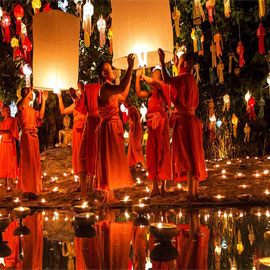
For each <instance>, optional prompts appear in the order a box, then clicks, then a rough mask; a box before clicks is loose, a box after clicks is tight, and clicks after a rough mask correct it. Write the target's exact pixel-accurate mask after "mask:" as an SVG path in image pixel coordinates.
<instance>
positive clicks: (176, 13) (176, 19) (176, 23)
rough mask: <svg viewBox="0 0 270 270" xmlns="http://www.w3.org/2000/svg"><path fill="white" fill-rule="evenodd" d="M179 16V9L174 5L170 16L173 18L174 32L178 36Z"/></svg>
mask: <svg viewBox="0 0 270 270" xmlns="http://www.w3.org/2000/svg"><path fill="white" fill-rule="evenodd" d="M180 17H181V13H180V11H179V10H178V8H177V6H174V10H173V13H172V18H173V20H174V27H175V33H176V36H177V37H180V27H179V21H180Z"/></svg>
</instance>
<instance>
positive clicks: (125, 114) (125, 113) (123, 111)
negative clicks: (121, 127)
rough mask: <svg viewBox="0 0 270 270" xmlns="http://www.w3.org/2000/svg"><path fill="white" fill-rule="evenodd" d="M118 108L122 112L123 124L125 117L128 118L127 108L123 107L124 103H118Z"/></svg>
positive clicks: (125, 120)
mask: <svg viewBox="0 0 270 270" xmlns="http://www.w3.org/2000/svg"><path fill="white" fill-rule="evenodd" d="M120 110H121V112H122V116H123V122H124V124H126V122H127V119H128V109H127V108H126V107H125V105H124V104H123V103H122V104H121V105H120Z"/></svg>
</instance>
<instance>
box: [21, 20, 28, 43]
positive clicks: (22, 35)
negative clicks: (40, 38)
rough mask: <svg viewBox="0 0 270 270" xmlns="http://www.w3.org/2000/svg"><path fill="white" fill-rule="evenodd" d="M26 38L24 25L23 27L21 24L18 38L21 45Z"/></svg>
mask: <svg viewBox="0 0 270 270" xmlns="http://www.w3.org/2000/svg"><path fill="white" fill-rule="evenodd" d="M26 36H27V29H26V25H25V24H24V23H21V33H20V38H21V42H22V43H23V42H24V40H25V37H26Z"/></svg>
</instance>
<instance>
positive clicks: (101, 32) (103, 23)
mask: <svg viewBox="0 0 270 270" xmlns="http://www.w3.org/2000/svg"><path fill="white" fill-rule="evenodd" d="M97 29H98V31H99V45H100V47H103V46H104V45H105V44H106V36H105V30H106V21H105V20H104V19H103V17H102V15H101V16H100V17H99V20H98V21H97Z"/></svg>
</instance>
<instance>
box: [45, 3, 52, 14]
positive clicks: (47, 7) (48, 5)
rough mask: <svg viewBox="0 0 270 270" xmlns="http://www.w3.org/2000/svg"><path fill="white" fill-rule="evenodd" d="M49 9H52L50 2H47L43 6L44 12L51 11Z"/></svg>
mask: <svg viewBox="0 0 270 270" xmlns="http://www.w3.org/2000/svg"><path fill="white" fill-rule="evenodd" d="M49 10H51V7H50V3H47V4H46V5H45V6H44V8H43V12H46V11H49Z"/></svg>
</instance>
